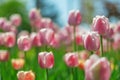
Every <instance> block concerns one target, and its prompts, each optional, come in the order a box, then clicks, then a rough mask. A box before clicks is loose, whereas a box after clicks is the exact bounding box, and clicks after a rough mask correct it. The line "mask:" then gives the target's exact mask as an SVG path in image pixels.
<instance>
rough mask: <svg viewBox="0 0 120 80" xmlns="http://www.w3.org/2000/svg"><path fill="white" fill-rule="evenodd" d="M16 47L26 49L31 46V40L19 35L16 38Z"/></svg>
mask: <svg viewBox="0 0 120 80" xmlns="http://www.w3.org/2000/svg"><path fill="white" fill-rule="evenodd" d="M17 44H18V48H19V49H20V50H23V51H28V50H29V49H30V48H31V40H30V38H29V37H28V36H27V35H26V36H20V37H19V38H18V40H17Z"/></svg>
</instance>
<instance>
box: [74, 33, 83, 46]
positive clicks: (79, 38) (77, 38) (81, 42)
mask: <svg viewBox="0 0 120 80" xmlns="http://www.w3.org/2000/svg"><path fill="white" fill-rule="evenodd" d="M75 40H76V44H77V45H82V44H83V38H82V35H81V34H77V35H76V39H75Z"/></svg>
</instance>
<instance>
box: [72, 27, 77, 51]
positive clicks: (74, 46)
mask: <svg viewBox="0 0 120 80" xmlns="http://www.w3.org/2000/svg"><path fill="white" fill-rule="evenodd" d="M73 28H74V33H73V38H74V41H73V48H74V51H76V38H75V36H76V28H75V26H74V27H73Z"/></svg>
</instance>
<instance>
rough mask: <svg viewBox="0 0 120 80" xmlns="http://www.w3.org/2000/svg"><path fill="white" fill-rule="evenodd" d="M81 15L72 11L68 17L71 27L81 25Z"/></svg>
mask: <svg viewBox="0 0 120 80" xmlns="http://www.w3.org/2000/svg"><path fill="white" fill-rule="evenodd" d="M81 20H82V18H81V14H80V12H79V11H78V10H72V11H70V13H69V17H68V24H69V25H73V26H77V25H79V24H80V23H81Z"/></svg>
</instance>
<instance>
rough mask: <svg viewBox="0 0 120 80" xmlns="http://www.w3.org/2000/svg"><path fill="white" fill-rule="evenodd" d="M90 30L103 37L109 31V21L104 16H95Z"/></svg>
mask: <svg viewBox="0 0 120 80" xmlns="http://www.w3.org/2000/svg"><path fill="white" fill-rule="evenodd" d="M92 29H93V30H94V31H96V32H98V33H99V34H100V35H105V34H106V33H107V31H108V29H109V20H108V18H106V17H105V16H96V17H95V18H93V24H92Z"/></svg>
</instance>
